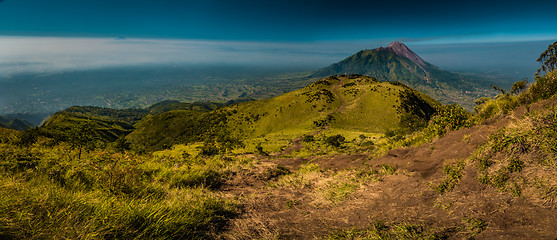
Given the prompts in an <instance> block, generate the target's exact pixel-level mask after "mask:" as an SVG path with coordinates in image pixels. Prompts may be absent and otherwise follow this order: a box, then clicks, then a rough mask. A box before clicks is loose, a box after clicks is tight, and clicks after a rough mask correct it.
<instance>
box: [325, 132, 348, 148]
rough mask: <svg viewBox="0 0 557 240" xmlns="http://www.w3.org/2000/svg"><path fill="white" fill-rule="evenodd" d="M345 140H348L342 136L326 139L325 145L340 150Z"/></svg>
mask: <svg viewBox="0 0 557 240" xmlns="http://www.w3.org/2000/svg"><path fill="white" fill-rule="evenodd" d="M345 140H346V139H345V138H344V137H343V136H342V135H340V134H337V135H333V136H329V137H327V138H325V143H326V144H327V145H329V146H332V147H336V148H338V147H341V146H342V144H343V143H344V141H345Z"/></svg>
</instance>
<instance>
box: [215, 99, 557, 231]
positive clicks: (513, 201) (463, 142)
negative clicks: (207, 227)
mask: <svg viewBox="0 0 557 240" xmlns="http://www.w3.org/2000/svg"><path fill="white" fill-rule="evenodd" d="M555 102H557V101H555V100H554V101H553V102H552V103H551V104H555ZM547 104H548V103H547V102H542V103H539V104H537V105H534V106H532V107H531V109H535V108H539V107H541V106H543V105H547ZM340 110H341V108H340V107H339V108H338V109H337V111H340ZM525 113H526V110H525V109H524V107H523V108H520V109H518V110H517V111H515V113H514V116H513V115H509V116H506V117H501V118H499V119H492V120H488V121H486V122H484V123H483V124H480V125H477V126H474V127H472V128H469V129H462V130H458V131H453V132H450V133H448V134H446V135H445V136H443V137H441V138H438V139H436V140H434V141H433V142H431V143H428V144H424V145H422V146H418V147H407V148H400V149H394V150H391V151H389V152H388V153H387V154H385V155H384V156H382V157H379V158H375V159H369V155H368V154H360V155H350V154H340V155H334V156H313V157H310V158H295V159H292V158H281V157H271V158H267V159H261V160H262V161H261V165H259V168H258V169H257V170H255V171H253V172H251V173H250V174H247V175H243V176H236V178H234V179H232V180H231V181H230V182H229V183H228V185H227V186H226V187H225V189H223V192H224V193H225V194H229V195H230V196H245V198H244V201H243V202H244V209H245V212H244V213H243V214H242V215H241V216H240V217H238V218H237V219H234V220H233V221H232V222H231V226H230V230H229V232H228V233H229V237H230V239H253V238H263V239H269V238H281V237H282V238H285V239H315V238H320V237H323V236H325V235H326V234H328V233H330V232H331V231H334V230H338V229H344V228H352V227H356V228H367V227H369V226H370V224H372V223H374V222H375V221H377V220H383V221H385V222H387V223H404V222H407V223H413V224H420V225H422V226H427V227H432V228H446V227H450V226H454V227H455V228H458V227H461V226H463V224H464V223H465V220H466V219H480V220H482V221H485V222H486V223H487V224H488V225H487V226H488V227H487V228H486V229H485V230H484V231H483V232H482V234H481V235H478V236H476V237H475V238H476V239H556V237H557V208H556V207H547V206H542V205H540V204H537V203H535V202H532V201H530V200H528V199H527V198H515V197H512V196H511V195H510V194H508V193H502V192H500V191H498V190H497V189H496V188H493V187H487V186H485V185H482V184H480V183H479V182H478V180H477V169H476V168H475V167H473V166H472V165H471V163H470V164H468V165H467V166H466V168H465V170H464V175H463V178H462V179H461V183H460V184H459V185H457V187H456V188H455V189H454V190H453V191H452V192H449V193H446V194H445V195H440V194H438V193H437V192H436V191H435V190H434V189H433V187H432V186H433V185H435V184H439V182H440V181H441V179H443V177H445V174H444V173H443V170H442V168H443V165H444V164H446V163H452V162H456V161H459V160H466V159H467V158H468V157H469V156H471V155H472V154H473V152H474V151H475V149H476V148H477V147H478V146H479V145H481V144H483V143H484V142H485V141H486V139H487V138H488V136H490V135H491V134H493V133H495V132H496V131H498V130H500V129H501V128H503V127H505V126H508V125H509V124H510V123H511V122H513V121H514V119H515V118H517V117H520V116H523V115H524V114H525ZM299 141H301V139H300V140H298V141H296V140H295V141H293V142H295V143H296V142H297V143H298V144H299ZM293 145H295V144H293ZM297 146H299V147H301V145H297ZM308 161H311V162H313V163H317V164H319V165H320V166H321V168H322V169H330V170H328V171H326V172H325V173H323V174H335V172H337V171H339V170H343V169H347V168H361V167H364V166H379V165H380V164H389V165H392V166H396V167H397V168H398V171H397V172H398V174H397V175H387V176H384V177H383V179H382V181H378V182H370V183H366V184H362V185H361V186H360V187H359V190H357V191H356V192H354V193H352V194H351V196H350V197H348V198H347V199H344V200H342V201H340V202H337V203H334V202H330V201H327V200H324V199H323V197H322V196H321V195H320V193H319V191H320V190H319V188H318V187H316V186H313V185H307V186H294V187H269V186H268V184H270V183H273V182H274V181H275V179H273V178H270V179H269V178H265V177H261V176H265V171H266V170H265V169H268V168H266V167H269V166H272V165H274V164H281V165H284V166H287V167H289V168H291V169H296V168H297V167H298V166H299V165H300V164H303V163H306V162H308ZM453 238H455V239H462V238H466V236H462V235H457V236H453Z"/></svg>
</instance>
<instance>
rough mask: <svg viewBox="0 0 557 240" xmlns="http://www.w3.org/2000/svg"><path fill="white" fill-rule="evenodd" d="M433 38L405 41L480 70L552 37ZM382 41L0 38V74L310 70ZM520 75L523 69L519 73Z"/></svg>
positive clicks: (454, 65) (512, 61) (520, 63)
mask: <svg viewBox="0 0 557 240" xmlns="http://www.w3.org/2000/svg"><path fill="white" fill-rule="evenodd" d="M436 41H438V39H421V40H420V39H418V40H416V39H414V40H407V43H408V45H409V47H410V48H411V49H412V50H414V51H415V52H416V53H418V54H419V55H420V56H421V57H423V58H424V59H426V60H427V61H429V62H431V63H432V64H434V65H437V66H439V67H441V68H447V69H448V70H466V71H474V70H479V71H486V69H497V68H500V69H503V68H515V67H522V68H524V69H526V71H528V74H529V72H533V71H535V69H536V68H537V64H536V62H535V59H536V58H537V56H538V55H539V54H540V53H541V52H543V50H545V49H546V48H547V45H548V44H549V43H551V42H553V41H549V40H545V41H538V42H514V43H501V42H499V43H473V44H471V43H465V44H461V43H459V42H458V41H455V42H456V43H458V44H454V43H453V44H447V43H444V44H439V43H437V42H436ZM387 44H389V42H388V41H383V40H377V41H363V40H362V41H345V42H341V41H337V42H331V41H329V42H303V43H275V42H241V41H201V40H157V39H125V38H121V39H120V38H119V39H109V38H68V37H0V77H6V76H8V77H9V76H13V75H18V74H25V73H51V72H60V71H74V70H87V69H95V68H105V67H119V66H141V65H153V64H161V65H168V64H181V65H184V64H185V65H187V64H227V65H243V66H253V67H275V68H290V69H297V70H304V69H305V70H311V69H317V68H321V67H325V66H328V65H329V64H332V63H334V62H338V61H340V60H342V59H344V58H346V57H348V56H350V55H351V54H353V53H355V52H357V51H359V50H362V49H372V48H376V47H379V46H386V45H387ZM525 74H526V73H525Z"/></svg>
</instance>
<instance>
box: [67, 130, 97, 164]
mask: <svg viewBox="0 0 557 240" xmlns="http://www.w3.org/2000/svg"><path fill="white" fill-rule="evenodd" d="M97 140H98V138H97V136H96V134H95V131H94V130H93V128H92V127H91V126H90V124H87V123H84V124H80V125H79V126H77V127H74V128H72V129H71V130H69V132H68V143H69V144H70V149H71V150H73V149H77V150H78V160H81V153H82V151H83V149H85V150H93V149H94V148H95V147H96V146H97Z"/></svg>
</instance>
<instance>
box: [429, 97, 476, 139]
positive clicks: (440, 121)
mask: <svg viewBox="0 0 557 240" xmlns="http://www.w3.org/2000/svg"><path fill="white" fill-rule="evenodd" d="M470 116H471V114H470V113H469V112H467V111H466V110H464V108H462V107H461V106H460V105H455V104H451V105H446V106H443V107H442V108H441V109H440V110H439V112H438V113H437V114H436V115H435V116H434V117H433V118H432V119H431V121H430V123H429V125H428V128H429V129H430V130H431V131H433V132H434V133H436V134H437V135H439V136H441V135H444V134H445V133H447V132H448V131H452V130H457V129H460V128H463V127H469V126H471V125H472V124H471V123H470V122H469V121H468V120H469V119H470Z"/></svg>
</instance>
